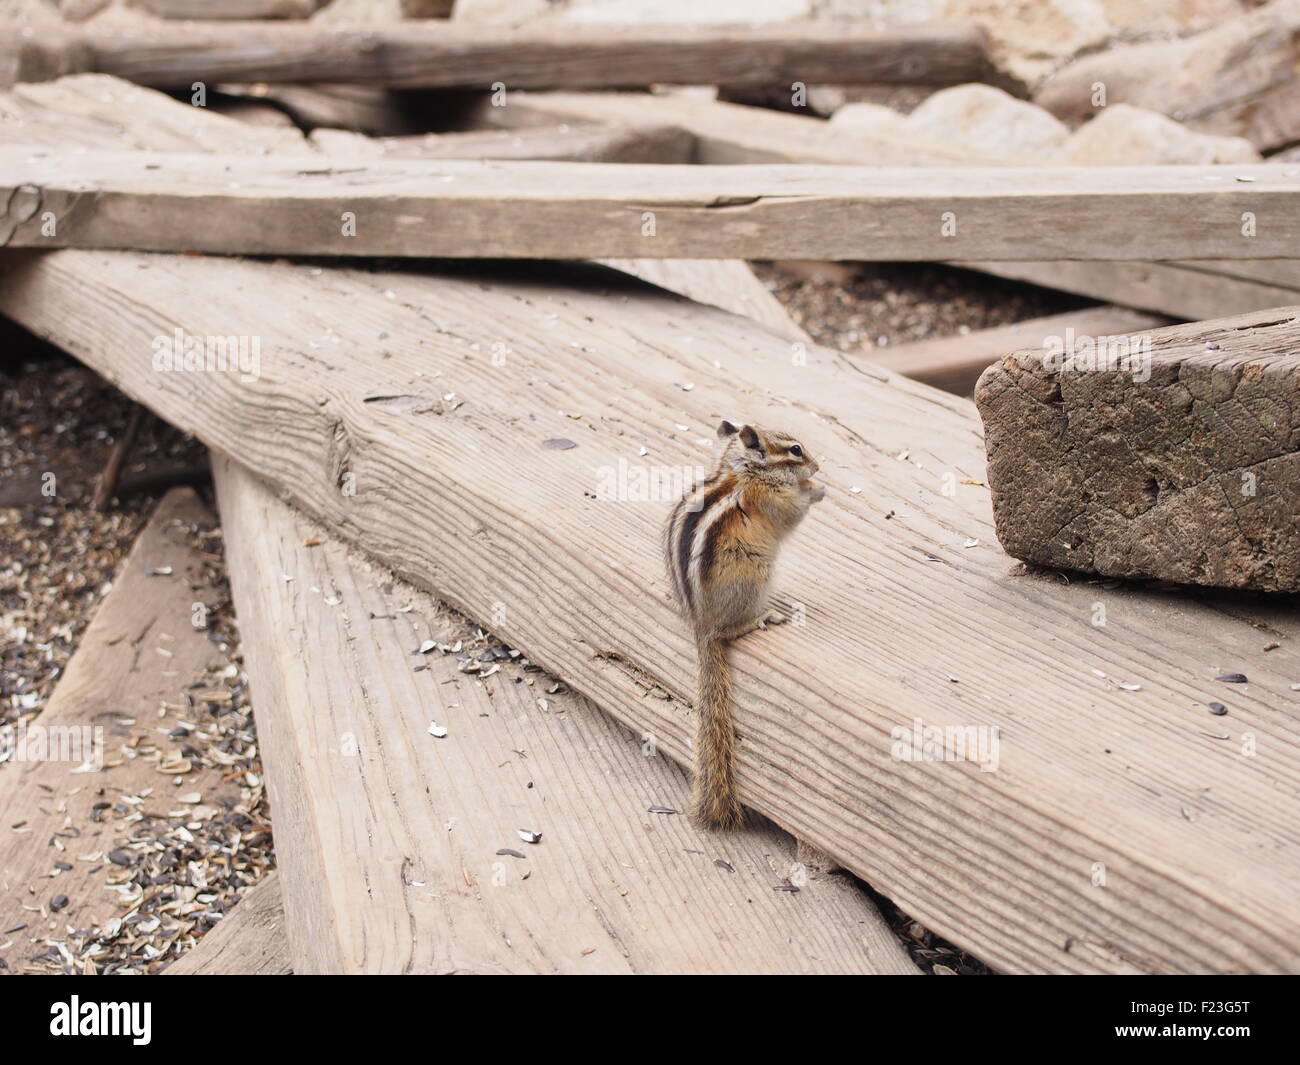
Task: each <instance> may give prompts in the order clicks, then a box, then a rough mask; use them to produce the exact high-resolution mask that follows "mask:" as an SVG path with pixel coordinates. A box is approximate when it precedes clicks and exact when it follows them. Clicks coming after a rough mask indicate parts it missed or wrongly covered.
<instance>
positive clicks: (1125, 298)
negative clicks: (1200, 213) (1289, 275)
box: [952, 259, 1300, 319]
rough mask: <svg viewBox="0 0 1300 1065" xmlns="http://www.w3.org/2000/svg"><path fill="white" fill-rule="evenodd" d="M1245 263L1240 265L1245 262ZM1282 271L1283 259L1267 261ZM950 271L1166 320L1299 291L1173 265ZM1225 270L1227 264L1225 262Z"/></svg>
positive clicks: (980, 266)
mask: <svg viewBox="0 0 1300 1065" xmlns="http://www.w3.org/2000/svg"><path fill="white" fill-rule="evenodd" d="M1247 261H1249V260H1242V262H1247ZM1271 261H1273V262H1276V263H1278V264H1279V265H1282V264H1284V263H1285V262H1286V260H1283V259H1275V260H1271ZM952 265H953V266H961V267H964V268H966V269H968V270H978V271H980V272H981V273H985V274H994V275H996V276H997V277H1006V278H1011V279H1012V280H1015V281H1028V282H1031V283H1032V284H1035V285H1044V286H1046V287H1047V288H1059V289H1063V290H1064V291H1066V292H1077V293H1078V294H1079V295H1081V296H1091V297H1092V298H1093V299H1097V300H1109V301H1110V302H1112V303H1121V304H1123V305H1124V306H1126V307H1137V308H1140V309H1143V310H1148V311H1154V312H1157V313H1160V314H1168V315H1170V316H1171V317H1174V318H1188V319H1200V318H1223V317H1231V316H1232V315H1235V314H1249V313H1250V312H1251V311H1260V310H1266V309H1268V308H1269V307H1284V306H1287V305H1288V304H1292V303H1295V302H1296V300H1297V298H1300V289H1295V288H1287V287H1284V286H1279V285H1273V284H1267V283H1264V282H1261V281H1256V280H1251V279H1249V278H1243V277H1231V276H1228V275H1227V274H1223V273H1218V272H1215V273H1210V272H1209V271H1205V270H1193V269H1188V268H1187V267H1184V266H1180V265H1179V264H1178V263H1119V262H1115V263H1107V264H1106V266H1105V268H1104V269H1102V268H1100V267H1098V266H1097V264H1096V263H1085V262H1068V261H1061V262H1052V263H1041V262H991V261H989V260H984V261H982V262H964V261H957V262H954V263H953V264H952ZM1224 266H1225V267H1228V261H1226V260H1225V261H1224Z"/></svg>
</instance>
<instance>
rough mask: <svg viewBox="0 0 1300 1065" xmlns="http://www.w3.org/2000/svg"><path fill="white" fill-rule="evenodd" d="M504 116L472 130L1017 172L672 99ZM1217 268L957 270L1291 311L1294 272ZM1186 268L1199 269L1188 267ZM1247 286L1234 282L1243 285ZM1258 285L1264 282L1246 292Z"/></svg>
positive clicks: (1072, 265) (530, 106)
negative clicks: (588, 128)
mask: <svg viewBox="0 0 1300 1065" xmlns="http://www.w3.org/2000/svg"><path fill="white" fill-rule="evenodd" d="M508 99H509V104H508V106H506V107H481V108H479V109H477V110H476V111H475V112H474V113H473V118H474V120H475V121H477V122H479V123H482V124H485V125H493V126H507V127H517V126H520V125H527V124H530V123H538V122H543V123H550V122H555V121H557V120H566V121H588V122H612V121H621V122H630V121H641V122H671V123H675V124H676V125H679V126H681V127H682V128H683V129H686V130H689V131H690V132H691V133H692V134H694V136H695V138H696V143H697V161H698V162H701V163H712V164H736V163H765V162H809V163H833V164H858V165H881V166H988V165H994V164H1001V165H1024V164H1025V161H1023V160H1021V161H1018V160H1008V159H995V158H992V157H989V156H984V155H980V154H978V153H974V152H970V151H965V150H962V149H958V148H949V147H945V146H941V145H934V144H930V143H919V142H911V141H905V140H901V139H898V138H894V137H886V136H882V135H878V134H872V133H869V132H866V131H863V130H858V129H853V128H847V129H846V128H843V127H837V126H833V125H832V124H830V123H828V122H826V121H824V120H822V119H818V118H813V117H810V116H806V115H795V114H781V113H778V112H775V111H767V110H764V109H761V108H756V107H745V106H742V105H739V104H730V103H722V102H719V101H715V100H701V99H698V98H692V97H684V96H677V95H666V96H657V95H647V94H643V93H562V92H556V93H512V94H510V96H509V98H508ZM1247 262H1249V261H1248V260H1235V261H1233V262H1224V263H1222V264H1217V265H1216V266H1214V267H1213V269H1214V271H1215V273H1216V275H1217V276H1214V277H1204V276H1202V277H1189V276H1188V275H1187V273H1186V270H1185V269H1182V268H1180V266H1179V265H1178V264H1174V263H1132V264H1113V263H1112V264H1108V265H1106V266H1098V265H1096V264H1093V263H1076V262H1054V263H1037V262H1036V263H1029V262H1020V263H1011V264H1008V263H979V262H973V263H964V264H963V263H959V264H957V265H965V266H969V267H970V268H971V269H977V270H981V271H983V272H985V273H992V274H996V275H998V276H1001V277H1013V278H1016V279H1018V280H1023V281H1030V282H1033V283H1034V284H1039V285H1045V286H1047V287H1049V288H1059V289H1063V290H1065V291H1067V292H1077V293H1079V294H1081V295H1085V296H1091V297H1093V298H1095V299H1101V300H1107V301H1110V302H1113V303H1118V304H1122V305H1123V306H1127V307H1136V308H1139V309H1141V310H1147V311H1152V312H1155V313H1159V314H1168V315H1172V316H1174V317H1178V318H1216V317H1223V316H1226V315H1233V314H1242V313H1245V312H1247V311H1252V310H1264V309H1266V308H1268V307H1276V306H1278V305H1280V304H1287V303H1293V302H1295V299H1296V297H1295V296H1294V295H1292V294H1288V293H1286V292H1282V294H1281V295H1279V292H1280V291H1281V290H1283V289H1288V288H1289V289H1291V290H1292V291H1293V292H1295V291H1300V285H1297V284H1296V283H1295V277H1294V270H1295V267H1294V264H1293V263H1292V262H1287V261H1284V260H1276V259H1274V260H1268V261H1265V262H1258V263H1254V262H1251V263H1250V266H1249V268H1248V269H1247V268H1245V264H1246V263H1247ZM1186 265H1188V266H1206V265H1207V264H1205V263H1188V264H1186ZM1243 278H1244V279H1245V280H1241V279H1243ZM1252 281H1254V282H1262V283H1251V282H1252Z"/></svg>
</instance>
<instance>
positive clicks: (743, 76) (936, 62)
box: [0, 21, 992, 91]
mask: <svg viewBox="0 0 1300 1065" xmlns="http://www.w3.org/2000/svg"><path fill="white" fill-rule="evenodd" d="M0 42H3V43H0V69H5V68H6V66H7V67H9V68H10V69H15V70H16V72H17V80H21V81H39V80H43V78H45V77H55V76H58V75H60V74H72V73H102V74H113V75H116V76H117V77H121V78H125V79H127V80H129V81H133V82H135V83H137V84H140V85H152V86H158V87H166V88H175V87H185V88H188V87H189V86H191V85H192V84H193V83H194V82H196V81H197V82H205V83H207V84H209V85H213V84H215V83H217V82H238V81H252V82H313V81H322V82H355V83H360V84H367V85H385V86H388V87H390V88H406V89H411V88H472V89H482V90H484V91H486V90H489V89H491V88H493V87H494V86H496V85H501V86H503V87H506V88H509V89H516V88H549V87H556V86H564V87H567V88H593V87H609V88H617V87H628V86H645V85H650V84H655V83H678V84H688V85H689V84H700V83H703V82H707V83H709V84H726V85H771V84H774V83H776V84H790V83H791V82H793V81H803V82H807V83H810V84H811V83H816V82H824V83H830V84H853V85H862V84H874V83H881V82H884V83H890V82H892V83H904V84H918V83H920V84H928V85H956V84H960V83H962V82H968V81H983V80H987V79H988V78H989V77H990V75H991V73H992V68H991V66H990V64H989V62H988V58H987V55H986V52H985V39H984V35H983V33H982V32H981V31H980V30H979V29H977V28H975V27H973V26H962V25H949V24H939V23H936V24H932V25H920V24H918V25H912V26H895V27H891V28H888V29H877V28H874V27H869V26H865V25H861V24H844V23H821V22H809V23H800V24H794V23H782V24H780V25H773V26H756V27H740V26H727V27H710V26H670V25H638V26H577V25H572V24H565V25H555V26H526V27H518V28H516V27H499V26H463V25H457V24H452V23H439V22H432V21H421V22H406V23H403V24H401V25H395V26H339V25H328V24H324V23H320V22H311V23H306V24H293V23H278V24H277V23H265V22H226V23H222V24H219V25H215V26H212V25H205V24H204V23H201V22H186V23H181V24H166V23H164V24H153V23H151V24H149V25H147V26H139V27H137V26H123V25H112V26H101V25H98V24H95V23H91V24H87V25H82V26H76V27H68V28H65V29H59V28H57V27H54V28H52V27H47V26H42V27H41V30H40V33H39V34H38V35H32V34H25V33H24V32H23V27H22V26H21V25H20V24H15V23H9V24H0Z"/></svg>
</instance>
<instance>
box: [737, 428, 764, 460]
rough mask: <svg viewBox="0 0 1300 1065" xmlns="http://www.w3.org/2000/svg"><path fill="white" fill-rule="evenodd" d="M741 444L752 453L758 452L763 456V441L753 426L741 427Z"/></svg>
mask: <svg viewBox="0 0 1300 1065" xmlns="http://www.w3.org/2000/svg"><path fill="white" fill-rule="evenodd" d="M740 442H741V443H742V444H744V445H745V447H747V448H749V450H750V451H757V452H758V453H759V454H760V455H761V454H763V441H761V440H760V439H759V438H758V433H757V432H756V431H755V429H754V427H753V426H752V425H742V426H741V427H740Z"/></svg>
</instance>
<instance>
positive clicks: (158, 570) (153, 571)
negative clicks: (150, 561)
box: [144, 566, 172, 577]
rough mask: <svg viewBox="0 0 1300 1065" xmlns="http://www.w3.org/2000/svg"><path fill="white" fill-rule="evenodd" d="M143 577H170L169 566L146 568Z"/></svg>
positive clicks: (170, 569) (170, 570)
mask: <svg viewBox="0 0 1300 1065" xmlns="http://www.w3.org/2000/svg"><path fill="white" fill-rule="evenodd" d="M144 575H145V576H146V577H170V576H171V575H172V568H171V566H146V567H145V570H144Z"/></svg>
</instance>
